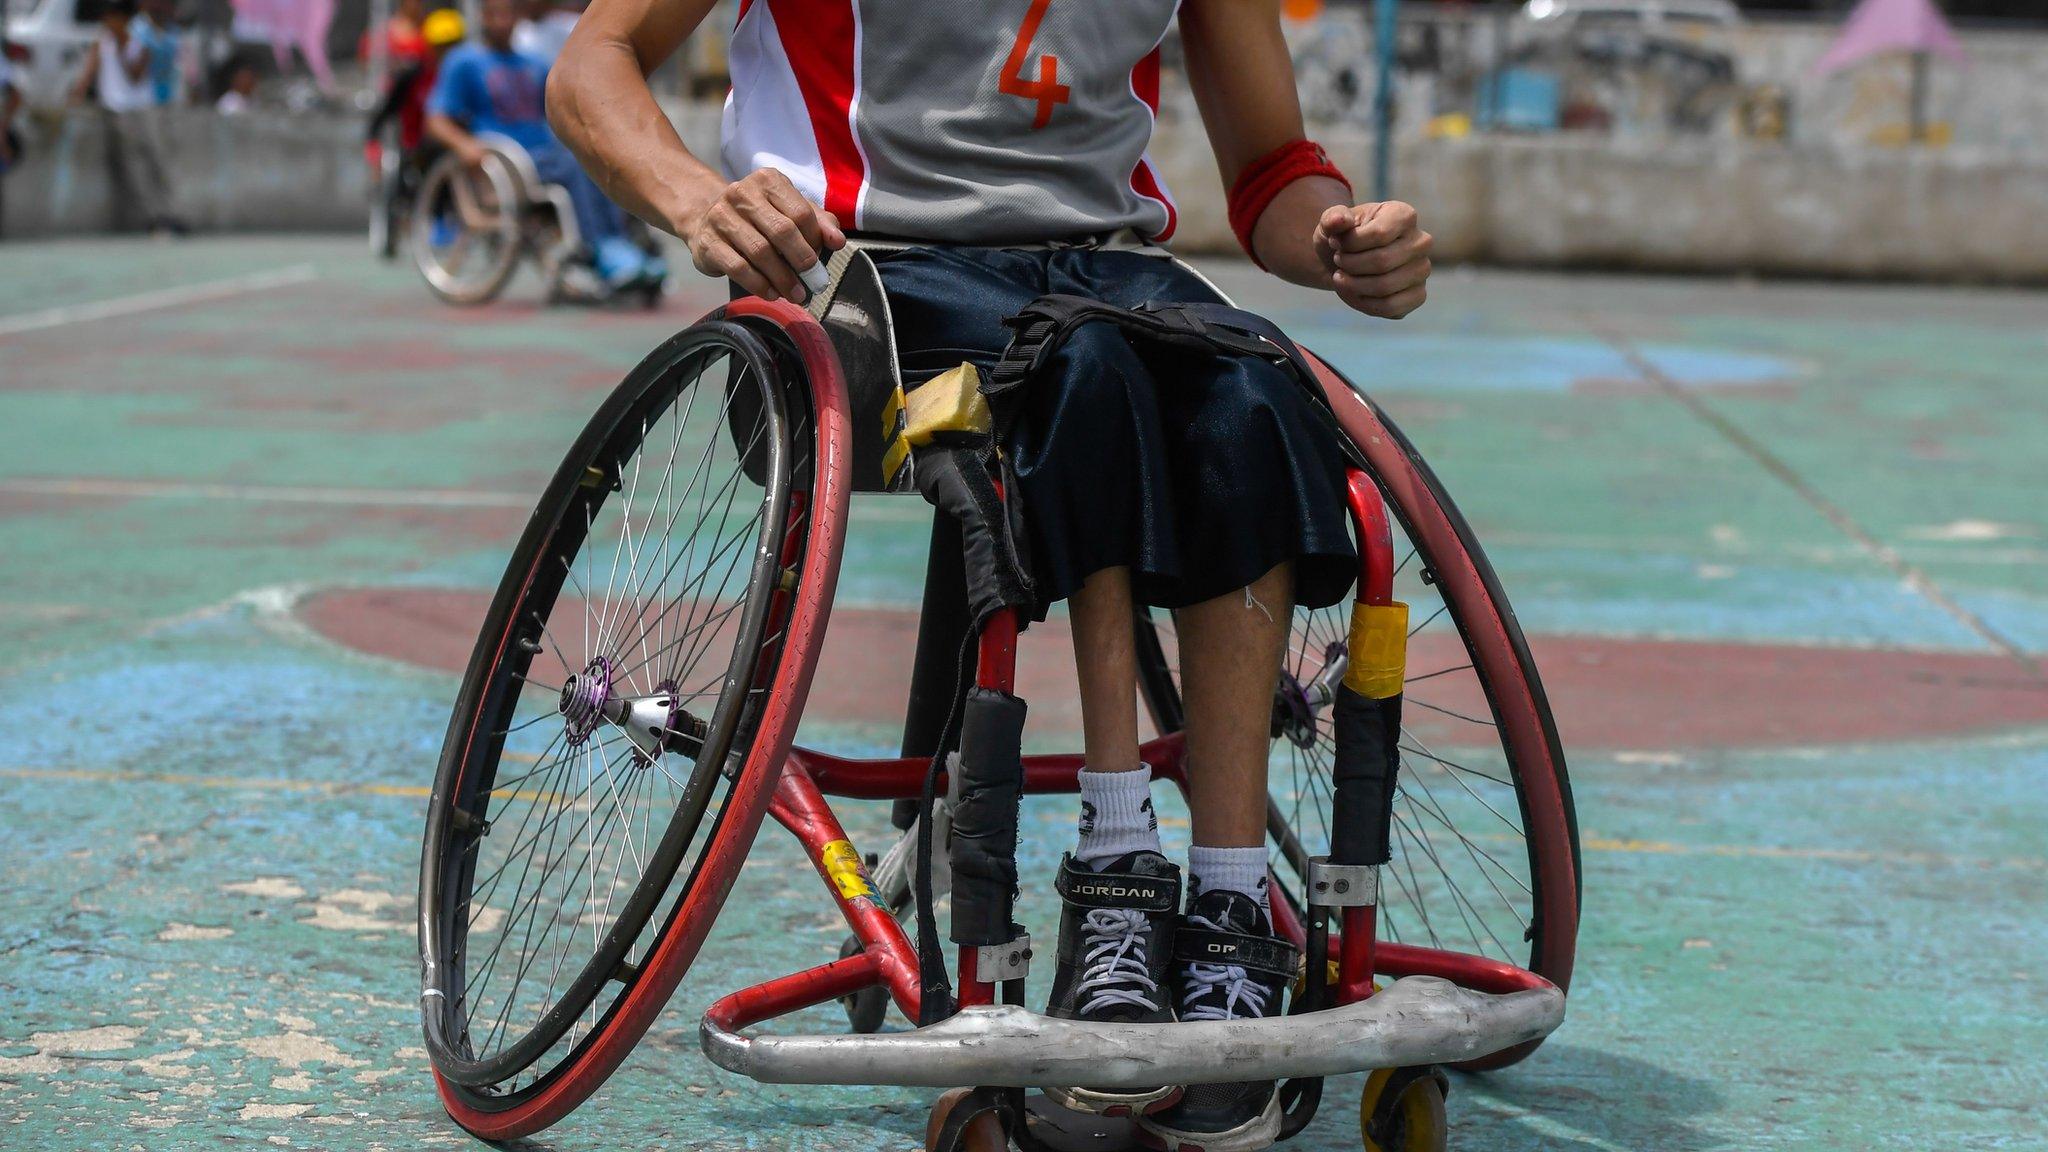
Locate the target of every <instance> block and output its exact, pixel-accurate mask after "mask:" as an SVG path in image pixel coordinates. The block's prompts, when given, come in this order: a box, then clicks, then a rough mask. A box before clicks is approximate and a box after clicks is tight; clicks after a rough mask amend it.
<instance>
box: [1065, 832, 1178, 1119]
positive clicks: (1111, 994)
mask: <svg viewBox="0 0 2048 1152" xmlns="http://www.w3.org/2000/svg"><path fill="white" fill-rule="evenodd" d="M1053 888H1054V890H1055V891H1057V892H1058V893H1059V896H1060V900H1061V902H1062V905H1063V907H1062V910H1061V912H1060V948H1059V968H1058V970H1057V971H1056V972H1055V973H1054V975H1053V980H1052V999H1051V1001H1050V1002H1049V1003H1048V1004H1047V1005H1046V1007H1045V1012H1046V1015H1048V1016H1057V1017H1059V1018H1061V1019H1065V1020H1095V1021H1101V1022H1104V1023H1118V1024H1158V1023H1165V1022H1167V1021H1170V1020H1172V1019H1173V1006H1172V1005H1171V1004H1170V1003H1169V1002H1168V995H1167V987H1166V984H1167V979H1166V973H1167V966H1168V963H1169V961H1170V959H1171V952H1172V947H1173V925H1174V914H1173V912H1174V909H1175V908H1178V907H1179V906H1180V869H1179V868H1176V867H1174V865H1173V863H1172V862H1171V861H1169V860H1168V859H1167V858H1166V857H1164V856H1161V855H1160V854H1159V853H1157V852H1147V851H1139V852H1132V853H1130V854H1128V855H1125V856H1120V857H1118V858H1117V859H1115V860H1112V861H1110V862H1109V863H1108V864H1105V865H1103V866H1102V868H1100V869H1099V870H1098V869H1091V868H1089V867H1088V866H1087V865H1086V864H1083V863H1081V862H1080V861H1079V860H1076V859H1074V858H1073V857H1072V856H1068V857H1067V858H1065V859H1063V860H1061V861H1060V871H1059V877H1058V879H1057V880H1055V881H1054V883H1053ZM1045 1094H1046V1096H1047V1097H1049V1098H1050V1099H1052V1101H1053V1102H1054V1103H1056V1104H1059V1105H1060V1106H1062V1107H1065V1108H1071V1109H1073V1110H1075V1111H1077V1112H1094V1113H1098V1114H1101V1115H1104V1116H1130V1115H1138V1114H1142V1113H1144V1112H1146V1111H1148V1110H1151V1109H1157V1108H1163V1107H1165V1106H1167V1105H1168V1104H1171V1103H1172V1102H1173V1100H1174V1098H1175V1097H1176V1096H1178V1095H1179V1094H1180V1089H1179V1088H1178V1087H1175V1086H1172V1085H1167V1086H1164V1087H1160V1088H1137V1089H1128V1088H1120V1089H1099V1088H1048V1089H1046V1090H1045Z"/></svg>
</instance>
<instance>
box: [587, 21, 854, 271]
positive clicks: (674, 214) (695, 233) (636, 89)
mask: <svg viewBox="0 0 2048 1152" xmlns="http://www.w3.org/2000/svg"><path fill="white" fill-rule="evenodd" d="M712 3H713V0H595V2H594V3H592V4H591V5H590V7H589V8H588V9H587V10H586V11H585V12H584V13H583V18H582V19H580V20H578V21H577V22H576V31H575V32H574V33H572V34H571V35H570V37H569V42H568V44H567V45H566V46H565V47H564V48H563V49H562V55H561V57H560V58H559V59H558V60H556V62H555V67H554V71H553V72H552V74H550V76H549V77H548V101H547V103H548V122H549V123H550V124H552V125H553V126H554V129H555V134H556V135H558V136H560V137H561V138H562V142H563V143H564V144H566V145H568V146H569V149H570V151H572V152H574V153H576V156H577V158H578V159H580V160H581V161H583V167H584V170H585V171H587V172H589V173H590V175H591V177H592V178H593V179H595V180H596V181H597V183H598V185H599V186H600V187H602V188H603V189H604V190H605V192H606V193H607V194H609V195H610V196H611V197H612V199H613V200H615V201H616V202H618V204H619V205H620V206H621V207H623V208H625V209H626V210H627V211H629V212H631V213H633V214H634V215H636V216H638V217H640V218H641V219H643V220H646V221H647V222H649V223H651V224H654V225H656V226H658V227H661V228H664V229H666V230H668V231H669V232H672V233H674V234H675V235H677V236H679V237H681V238H682V239H683V241H684V242H685V243H686V244H688V245H689V246H690V255H691V258H692V262H693V263H695V264H696V266H697V270H698V271H700V272H704V273H706V274H708V275H715V276H730V277H732V278H733V280H734V281H736V282H737V283H738V284H739V285H740V286H741V287H742V288H745V289H746V290H747V291H749V292H752V293H753V294H755V295H756V296H762V297H766V298H768V299H776V298H778V297H786V298H788V299H792V300H803V299H805V298H807V296H808V293H807V292H806V291H805V289H804V287H803V284H802V281H801V280H800V279H799V278H798V271H799V270H801V269H806V268H810V267H811V266H813V265H815V264H817V263H818V259H819V254H820V253H823V252H828V251H830V250H832V249H835V248H838V247H839V246H840V245H842V244H844V243H845V242H846V237H845V235H844V234H843V233H842V232H841V231H840V228H839V222H838V221H837V220H834V219H833V218H832V215H831V214H830V213H828V212H825V211H823V210H821V209H819V208H817V207H816V206H815V205H813V204H810V203H808V202H807V201H805V200H804V198H803V196H802V195H801V194H800V193H798V192H797V190H796V187H795V186H794V185H793V184H791V183H790V182H789V178H788V177H786V176H784V175H783V174H782V173H780V172H776V171H774V170H773V169H764V170H762V171H760V172H754V173H750V174H748V175H747V176H745V177H744V178H742V179H740V180H737V181H734V182H732V183H730V184H728V183H727V182H726V180H725V178H724V177H723V176H722V175H720V174H719V173H718V171H717V170H716V169H714V168H712V167H711V166H710V165H708V164H706V163H705V162H704V161H702V160H700V159H698V158H697V157H695V156H693V155H691V154H690V150H689V149H687V148H685V147H683V141H682V137H680V136H678V135H676V130H675V126H674V125H672V124H670V123H669V120H668V117H667V116H666V115H664V114H663V113H662V111H661V108H660V106H658V105H657V104H655V102H654V94H653V93H652V92H650V91H648V89H647V74H648V73H649V72H651V71H653V70H654V69H655V68H657V67H659V66H660V64H661V62H662V61H664V60H666V59H668V58H669V56H670V55H671V54H672V53H674V52H675V50H676V48H677V47H678V46H679V45H681V44H682V42H683V40H684V39H685V38H686V37H688V36H689V35H690V33H691V32H694V31H695V30H696V29H697V25H698V24H700V23H702V22H703V20H704V16H705V14H706V13H708V12H709V11H710V10H711V6H712Z"/></svg>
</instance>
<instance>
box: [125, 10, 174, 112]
mask: <svg viewBox="0 0 2048 1152" xmlns="http://www.w3.org/2000/svg"><path fill="white" fill-rule="evenodd" d="M141 10H142V19H140V20H138V21H136V22H135V34H136V36H137V37H138V38H140V39H141V41H142V42H143V43H144V44H145V45H147V46H148V51H149V69H148V76H149V87H150V91H151V93H152V94H153V95H155V97H156V105H157V107H159V108H168V107H170V106H171V105H173V104H175V103H177V102H178V95H179V93H178V88H179V76H178V24H177V5H176V4H174V3H172V0H142V4H141Z"/></svg>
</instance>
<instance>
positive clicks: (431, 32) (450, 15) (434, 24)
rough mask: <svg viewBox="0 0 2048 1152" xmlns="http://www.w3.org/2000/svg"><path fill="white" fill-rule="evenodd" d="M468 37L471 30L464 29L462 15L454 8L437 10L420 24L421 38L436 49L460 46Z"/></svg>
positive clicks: (428, 14) (430, 13)
mask: <svg viewBox="0 0 2048 1152" xmlns="http://www.w3.org/2000/svg"><path fill="white" fill-rule="evenodd" d="M467 35H469V30H468V29H467V28H465V27H463V24H462V13H460V12H457V11H456V10H455V9H453V8H437V9H435V10H434V11H432V12H429V13H427V18H426V19H425V20H424V21H422V22H421V23H420V38H421V39H423V40H425V41H426V42H427V43H429V44H432V45H433V46H434V47H436V48H446V47H447V46H448V45H450V44H459V43H461V42H462V38H463V37H464V36H467Z"/></svg>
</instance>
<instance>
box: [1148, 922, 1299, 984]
mask: <svg viewBox="0 0 2048 1152" xmlns="http://www.w3.org/2000/svg"><path fill="white" fill-rule="evenodd" d="M1298 955H1299V953H1297V952H1296V951H1295V950H1294V945H1292V944H1289V943H1288V942H1287V941H1285V940H1276V939H1274V938H1273V937H1271V936H1246V935H1243V934H1241V933H1237V932H1213V931H1210V930H1208V929H1206V928H1189V927H1187V926H1186V925H1182V926H1181V927H1180V928H1179V930H1177V931H1176V932H1175V933H1174V935H1173V958H1174V959H1175V960H1179V961H1182V962H1185V963H1197V964H1229V965H1232V966H1234V967H1238V968H1249V969H1251V970H1252V971H1254V972H1263V973H1266V974H1267V975H1271V976H1278V977H1280V978H1281V979H1284V980H1292V979H1293V978H1294V969H1295V958H1296V957H1297V956H1298Z"/></svg>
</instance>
